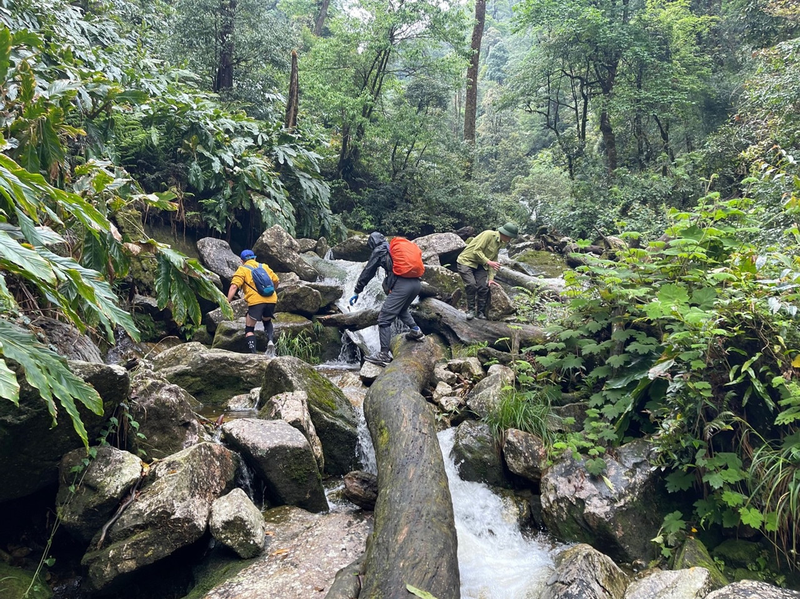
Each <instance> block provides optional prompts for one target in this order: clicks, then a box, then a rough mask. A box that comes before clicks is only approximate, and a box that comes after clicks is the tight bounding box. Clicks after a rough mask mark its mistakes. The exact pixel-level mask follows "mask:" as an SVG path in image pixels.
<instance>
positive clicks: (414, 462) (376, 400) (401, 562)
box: [359, 337, 461, 599]
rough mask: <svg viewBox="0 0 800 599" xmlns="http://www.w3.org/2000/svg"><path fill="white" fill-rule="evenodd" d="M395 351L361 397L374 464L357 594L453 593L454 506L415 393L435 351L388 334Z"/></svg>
mask: <svg viewBox="0 0 800 599" xmlns="http://www.w3.org/2000/svg"><path fill="white" fill-rule="evenodd" d="M393 350H394V353H395V355H396V356H397V357H396V358H395V360H394V361H393V362H392V363H390V364H389V365H388V366H387V367H386V369H385V370H384V372H383V373H382V374H381V375H380V376H379V377H378V378H377V379H376V381H375V382H374V383H373V384H372V386H371V387H370V389H369V391H368V392H367V396H366V399H365V400H364V416H365V418H366V421H367V426H368V427H369V432H370V436H371V437H372V443H373V445H374V446H375V457H376V459H377V463H378V500H377V502H376V504H375V524H374V528H373V532H372V536H371V538H370V541H369V543H368V548H367V553H366V557H365V568H364V580H363V585H362V588H361V592H360V593H359V597H361V598H362V599H407V598H408V597H409V596H410V594H409V591H408V590H407V587H406V585H411V586H413V587H416V588H417V589H420V590H422V591H426V592H428V593H430V594H431V595H433V596H434V597H436V598H437V599H459V597H460V596H461V591H460V586H461V584H460V575H459V571H458V558H457V555H456V553H457V547H458V541H457V538H456V528H455V521H454V518H453V504H452V500H451V497H450V489H449V487H448V484H447V475H446V474H445V470H444V460H443V459H442V452H441V449H440V448H439V442H438V439H437V437H436V420H435V417H434V412H433V408H432V407H431V405H430V404H429V403H428V402H427V401H426V400H425V398H424V397H423V396H422V395H421V394H420V391H421V390H422V389H423V387H424V386H425V385H426V384H427V382H428V380H429V379H430V377H431V376H432V375H433V365H434V363H435V362H436V360H437V359H439V358H441V351H440V349H439V347H438V346H437V345H436V344H435V343H434V342H433V340H431V339H429V340H426V341H425V342H424V343H416V342H414V341H406V340H404V339H401V338H400V337H395V343H394V345H393Z"/></svg>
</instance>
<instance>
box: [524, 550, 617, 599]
mask: <svg viewBox="0 0 800 599" xmlns="http://www.w3.org/2000/svg"><path fill="white" fill-rule="evenodd" d="M555 561H556V571H555V572H554V573H553V574H552V576H550V578H549V579H548V580H547V585H546V587H545V589H544V591H543V592H542V595H541V597H540V599H622V597H623V594H624V593H625V586H626V583H627V581H626V579H625V573H624V572H623V571H622V570H620V569H619V567H617V565H616V564H615V563H614V562H613V561H612V560H611V558H609V557H608V556H606V555H603V554H602V553H600V552H599V551H597V550H595V549H593V548H592V547H590V546H589V545H584V544H580V545H575V546H574V547H570V548H569V549H566V550H564V551H562V552H561V553H559V554H558V555H557V556H556V560H555Z"/></svg>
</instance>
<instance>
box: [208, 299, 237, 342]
mask: <svg viewBox="0 0 800 599" xmlns="http://www.w3.org/2000/svg"><path fill="white" fill-rule="evenodd" d="M231 308H233V318H234V321H235V320H238V319H240V318H244V317H245V315H246V314H247V302H246V301H244V300H243V299H235V300H233V301H232V302H231ZM227 320H228V319H227V318H225V316H223V315H222V309H221V308H217V309H215V310H211V311H210V312H207V313H206V314H205V315H204V316H203V324H204V325H206V329H207V330H208V332H209V333H211V334H212V335H213V334H214V333H215V332H216V331H217V326H219V324H220V323H221V322H226V321H227Z"/></svg>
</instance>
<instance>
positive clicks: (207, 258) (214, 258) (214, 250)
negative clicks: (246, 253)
mask: <svg viewBox="0 0 800 599" xmlns="http://www.w3.org/2000/svg"><path fill="white" fill-rule="evenodd" d="M197 253H199V254H200V260H201V261H202V262H203V265H204V266H205V267H206V268H207V269H208V270H210V271H211V272H213V273H216V274H218V275H219V277H220V279H222V282H223V284H224V285H226V286H227V285H230V283H231V279H232V278H233V274H234V273H235V272H236V269H237V268H239V267H240V266H241V265H242V261H241V260H240V259H239V256H237V255H236V254H234V253H233V251H232V250H231V246H230V244H228V242H227V241H225V240H223V239H215V238H214V237H203V238H202V239H199V240H198V241H197Z"/></svg>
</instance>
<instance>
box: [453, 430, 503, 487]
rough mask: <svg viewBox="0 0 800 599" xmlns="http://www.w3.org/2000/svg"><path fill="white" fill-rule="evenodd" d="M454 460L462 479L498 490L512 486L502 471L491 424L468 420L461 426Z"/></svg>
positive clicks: (456, 437)
mask: <svg viewBox="0 0 800 599" xmlns="http://www.w3.org/2000/svg"><path fill="white" fill-rule="evenodd" d="M452 456H453V459H454V461H455V463H456V464H457V465H458V466H457V467H458V473H459V474H460V475H461V478H462V479H464V480H469V481H474V482H480V483H486V484H487V485H492V486H495V487H509V486H510V483H509V481H508V479H507V478H506V475H505V472H504V470H503V460H502V458H501V457H500V448H499V447H498V445H497V443H495V440H494V438H493V437H492V433H491V431H490V430H489V425H488V424H484V423H482V422H477V421H475V420H465V421H464V422H462V423H461V424H459V425H458V428H456V432H455V437H454V442H453V450H452Z"/></svg>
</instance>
